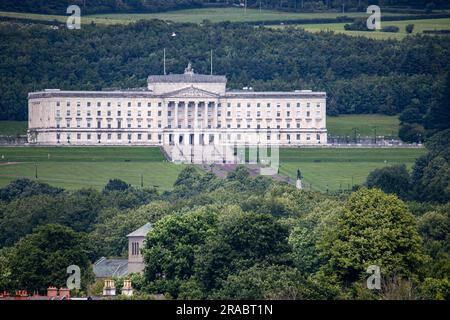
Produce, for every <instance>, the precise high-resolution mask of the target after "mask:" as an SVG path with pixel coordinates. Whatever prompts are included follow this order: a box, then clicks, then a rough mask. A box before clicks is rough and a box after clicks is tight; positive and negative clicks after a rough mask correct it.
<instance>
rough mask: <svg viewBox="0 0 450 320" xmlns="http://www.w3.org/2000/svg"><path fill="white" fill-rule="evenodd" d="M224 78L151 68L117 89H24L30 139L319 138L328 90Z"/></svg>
mask: <svg viewBox="0 0 450 320" xmlns="http://www.w3.org/2000/svg"><path fill="white" fill-rule="evenodd" d="M226 81H227V80H226V77H225V76H218V75H203V74H195V73H194V71H193V69H192V68H191V66H190V65H189V66H188V67H187V68H186V70H185V72H184V74H170V75H151V76H149V77H148V87H147V88H145V89H139V90H133V91H128V90H120V91H62V90H59V89H46V90H44V91H39V92H32V93H29V95H28V113H29V115H28V128H29V130H28V140H29V143H30V144H37V145H98V146H105V145H153V146H170V145H177V146H178V145H180V146H193V145H217V144H223V143H224V141H234V143H238V144H249V145H252V144H269V145H271V144H277V145H280V146H289V145H295V146H298V145H323V144H326V143H327V130H326V93H324V92H312V91H311V90H296V91H293V92H280V91H268V92H255V91H253V90H252V89H251V88H245V89H244V90H239V91H236V90H227V89H226Z"/></svg>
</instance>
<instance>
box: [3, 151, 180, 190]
mask: <svg viewBox="0 0 450 320" xmlns="http://www.w3.org/2000/svg"><path fill="white" fill-rule="evenodd" d="M0 154H1V155H2V156H3V159H0V186H4V185H6V184H8V183H9V182H10V181H11V180H13V179H16V178H19V177H27V178H30V179H35V175H36V169H37V174H38V179H39V181H42V182H46V183H49V184H51V185H54V186H59V187H64V188H67V189H79V188H83V187H93V188H96V189H101V188H103V187H104V186H105V184H106V183H107V182H108V180H109V179H111V178H119V179H122V180H124V181H126V182H128V183H130V184H131V185H134V186H140V184H141V175H142V176H143V181H144V186H155V187H157V188H158V190H168V189H171V188H172V185H173V183H174V181H175V179H176V177H177V176H178V173H179V172H180V170H181V169H182V168H183V166H182V165H175V164H171V163H168V162H166V161H165V160H164V158H163V156H162V154H161V152H160V150H159V148H133V147H124V148H119V147H117V148H108V147H105V148H95V147H94V148H38V147H19V148H7V147H3V148H0Z"/></svg>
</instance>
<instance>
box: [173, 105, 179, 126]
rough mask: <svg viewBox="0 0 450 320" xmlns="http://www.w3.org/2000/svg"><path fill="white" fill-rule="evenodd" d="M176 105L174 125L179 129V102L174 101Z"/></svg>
mask: <svg viewBox="0 0 450 320" xmlns="http://www.w3.org/2000/svg"><path fill="white" fill-rule="evenodd" d="M173 105H174V107H175V112H174V113H175V115H174V119H173V120H174V121H173V122H174V126H175V128H176V129H178V102H174V103H173Z"/></svg>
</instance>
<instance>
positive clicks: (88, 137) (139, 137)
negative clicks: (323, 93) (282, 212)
mask: <svg viewBox="0 0 450 320" xmlns="http://www.w3.org/2000/svg"><path fill="white" fill-rule="evenodd" d="M276 136H277V140H281V133H278V134H277V135H276ZM82 137H83V134H81V133H77V134H76V139H77V140H81V139H82ZM94 137H95V135H93V134H91V133H87V134H86V140H93V138H94ZM116 137H117V140H122V134H121V133H117V135H116ZM126 137H127V140H128V141H131V140H133V134H132V133H128V134H127V135H126ZM96 138H97V140H98V141H101V140H102V134H101V133H98V134H97V135H96ZM136 138H137V140H143V138H144V135H143V134H141V133H138V134H136ZM266 138H267V140H271V139H272V136H271V135H270V134H268V135H267V137H266ZM56 139H57V141H58V142H59V141H60V140H61V134H60V133H57V134H56ZM106 139H107V140H112V133H108V134H106ZM236 139H237V140H241V139H242V136H241V134H237V135H236ZM295 139H296V140H301V134H300V133H297V134H295ZM70 140H71V135H70V133H68V134H67V141H70ZM147 140H152V134H151V133H149V134H147ZM161 140H162V135H161V134H158V142H161ZM228 140H231V135H228ZM286 140H288V141H290V140H291V134H289V133H288V134H286ZM306 140H307V141H310V140H311V134H309V133H308V134H306ZM316 140H317V141H320V134H316Z"/></svg>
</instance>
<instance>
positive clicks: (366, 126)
mask: <svg viewBox="0 0 450 320" xmlns="http://www.w3.org/2000/svg"><path fill="white" fill-rule="evenodd" d="M399 124H400V122H399V120H398V117H397V116H386V115H378V114H376V115H375V114H369V115H364V114H351V115H340V116H338V117H330V116H327V129H328V134H330V135H333V136H351V137H353V134H354V131H353V128H356V129H357V130H356V134H359V135H361V136H362V137H365V136H369V137H371V136H374V134H375V130H376V132H377V136H389V137H397V136H398V129H399Z"/></svg>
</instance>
